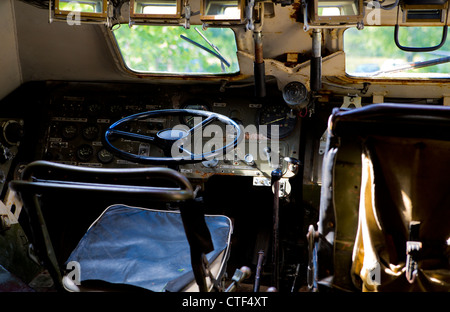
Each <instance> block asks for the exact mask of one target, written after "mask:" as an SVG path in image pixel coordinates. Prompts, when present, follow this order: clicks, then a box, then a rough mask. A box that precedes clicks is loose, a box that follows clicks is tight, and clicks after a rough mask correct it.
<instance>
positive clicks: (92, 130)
mask: <svg viewBox="0 0 450 312" xmlns="http://www.w3.org/2000/svg"><path fill="white" fill-rule="evenodd" d="M99 132H100V130H99V128H98V126H97V125H86V126H85V127H84V128H83V130H82V132H81V134H82V135H83V138H85V139H86V140H88V141H92V140H95V139H96V138H97V137H98V134H99Z"/></svg>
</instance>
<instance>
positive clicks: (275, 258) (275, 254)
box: [271, 168, 283, 289]
mask: <svg viewBox="0 0 450 312" xmlns="http://www.w3.org/2000/svg"><path fill="white" fill-rule="evenodd" d="M282 175H283V173H282V172H281V169H279V168H277V169H275V170H273V171H272V173H271V177H272V180H271V184H272V188H273V193H274V194H273V232H272V235H273V237H272V266H273V283H274V284H275V287H276V288H277V289H279V285H278V284H279V280H278V279H279V223H280V222H279V211H280V205H279V204H280V179H281V177H282Z"/></svg>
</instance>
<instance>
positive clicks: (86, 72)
mask: <svg viewBox="0 0 450 312" xmlns="http://www.w3.org/2000/svg"><path fill="white" fill-rule="evenodd" d="M14 7H15V14H16V17H15V18H16V20H17V34H18V45H19V55H20V63H21V68H22V75H23V82H28V81H39V80H77V81H93V80H100V81H101V80H119V79H120V80H121V79H123V77H122V76H121V73H120V72H119V71H118V69H117V68H118V67H117V66H116V64H115V63H114V59H113V58H112V57H111V52H110V49H109V48H108V45H107V43H106V39H105V36H104V34H103V33H102V31H101V27H102V26H99V25H92V24H82V25H72V26H71V25H69V24H68V23H65V22H58V21H54V22H53V23H49V21H48V20H49V14H48V10H44V9H38V8H36V7H34V6H31V5H27V4H26V3H23V2H21V1H18V0H15V1H14ZM68 38H70V40H67V39H68Z"/></svg>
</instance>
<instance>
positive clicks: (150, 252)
mask: <svg viewBox="0 0 450 312" xmlns="http://www.w3.org/2000/svg"><path fill="white" fill-rule="evenodd" d="M205 220H206V224H207V226H208V229H209V231H210V232H211V237H212V241H213V244H214V251H212V252H210V253H208V254H207V259H208V261H209V262H210V263H211V262H212V261H213V260H214V259H215V258H216V257H217V256H218V255H219V254H220V253H221V252H223V251H224V250H227V249H228V245H229V240H230V235H231V221H230V219H229V218H227V217H225V216H205ZM71 261H76V262H78V263H79V278H80V281H81V283H83V281H92V280H100V281H104V282H107V283H113V284H126V285H132V286H137V287H142V288H145V289H148V290H151V291H179V290H181V289H182V288H183V287H184V286H186V285H187V283H189V282H191V281H192V280H193V279H194V277H193V273H192V267H191V258H190V249H189V244H188V241H187V239H186V234H185V231H184V227H183V222H182V219H181V214H180V213H179V212H174V211H162V210H151V209H144V208H139V207H130V206H125V205H113V206H110V207H108V208H107V209H106V210H105V211H104V212H103V213H102V215H101V216H100V217H99V218H98V219H97V220H96V221H95V222H94V223H93V224H92V225H91V227H90V228H89V229H88V231H87V232H86V234H85V235H84V237H83V238H82V239H81V240H80V242H79V243H78V246H77V247H76V248H75V249H74V250H73V252H72V254H71V255H70V257H69V259H68V260H67V263H69V262H71ZM168 285H170V289H168V288H169V287H168Z"/></svg>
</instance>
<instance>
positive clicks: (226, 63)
mask: <svg viewBox="0 0 450 312" xmlns="http://www.w3.org/2000/svg"><path fill="white" fill-rule="evenodd" d="M194 29H195V31H196V32H197V33H198V34H199V35H200V36H202V38H203V39H204V40H205V41H206V42H207V43H208V44H209V45H210V46H211V48H213V50H214V51H216V53H217V54H218V55H220V56H221V57H222V59H223V60H225V57H224V56H223V55H222V53H220V51H219V48H218V47H216V46H215V45H214V44H213V43H212V42H211V41H209V40H208V38H206V36H205V35H204V34H202V32H201V31H200V30H198V28H197V27H194ZM224 63H225V65H227V67H230V63H229V62H228V61H226V60H225V62H224Z"/></svg>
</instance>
